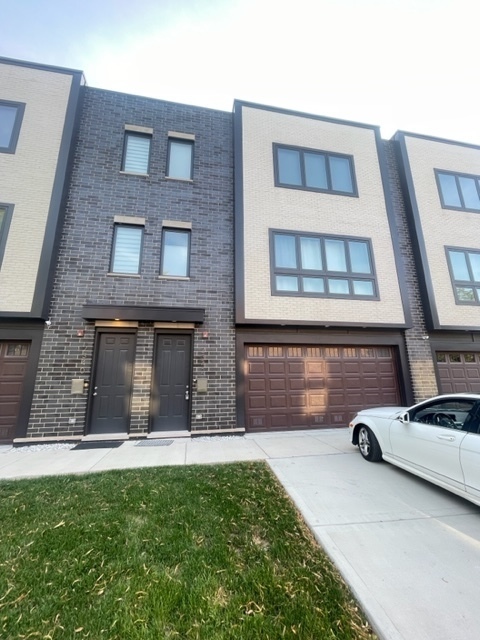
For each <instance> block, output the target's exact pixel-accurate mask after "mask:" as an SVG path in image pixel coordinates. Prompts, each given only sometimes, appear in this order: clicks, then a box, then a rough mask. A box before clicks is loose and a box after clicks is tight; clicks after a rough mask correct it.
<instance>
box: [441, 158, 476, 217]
mask: <svg viewBox="0 0 480 640" xmlns="http://www.w3.org/2000/svg"><path fill="white" fill-rule="evenodd" d="M435 175H436V178H437V184H438V190H439V192H440V199H441V202H442V207H444V208H445V209H460V210H462V211H478V212H480V177H479V176H472V175H468V174H461V173H451V172H449V171H439V170H438V169H435Z"/></svg>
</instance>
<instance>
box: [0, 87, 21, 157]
mask: <svg viewBox="0 0 480 640" xmlns="http://www.w3.org/2000/svg"><path fill="white" fill-rule="evenodd" d="M24 110H25V105H24V104H23V103H22V102H11V101H9V100H0V153H15V149H16V147H17V141H18V136H19V133H20V126H21V124H22V118H23V112H24Z"/></svg>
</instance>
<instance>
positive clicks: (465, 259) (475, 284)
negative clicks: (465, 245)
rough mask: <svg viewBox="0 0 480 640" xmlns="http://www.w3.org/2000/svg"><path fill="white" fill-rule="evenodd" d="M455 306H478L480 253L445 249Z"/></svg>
mask: <svg viewBox="0 0 480 640" xmlns="http://www.w3.org/2000/svg"><path fill="white" fill-rule="evenodd" d="M447 256H448V263H449V267H450V275H451V277H452V284H453V290H454V292H455V300H456V302H457V304H480V251H477V250H474V249H457V248H452V247H447Z"/></svg>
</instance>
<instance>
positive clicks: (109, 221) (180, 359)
mask: <svg viewBox="0 0 480 640" xmlns="http://www.w3.org/2000/svg"><path fill="white" fill-rule="evenodd" d="M83 93H84V95H83V107H82V115H81V121H80V127H79V132H78V138H77V143H76V149H75V160H74V166H73V171H72V176H71V182H70V190H69V195H68V200H67V203H66V209H65V223H64V227H63V234H62V237H61V242H60V249H59V255H58V261H57V268H56V275H55V282H54V287H53V296H52V304H51V310H50V321H51V325H50V327H49V328H48V329H47V330H46V331H45V334H44V338H43V344H42V349H41V353H40V358H39V364H38V372H37V377H36V385H35V393H34V398H33V403H32V408H31V412H30V420H29V428H28V437H30V438H31V437H37V438H45V437H52V438H66V437H82V436H84V435H91V436H96V437H106V438H108V437H112V436H113V435H114V434H115V435H117V436H118V435H120V436H124V437H127V436H128V435H129V436H131V437H133V436H137V437H140V436H146V435H148V434H151V435H159V434H161V435H169V434H170V435H176V436H180V435H184V434H187V433H190V432H192V433H195V432H196V433H204V432H207V433H208V432H210V431H212V430H214V431H215V432H217V431H228V432H231V431H234V430H235V367H234V356H235V330H234V318H233V179H232V160H233V153H232V135H231V114H229V113H224V112H220V111H215V110H211V109H203V108H198V107H191V106H187V105H180V104H174V103H168V102H164V101H160V100H153V99H149V98H141V97H138V96H133V95H126V94H121V93H116V92H110V91H104V90H101V89H94V88H90V87H85V88H84V91H83Z"/></svg>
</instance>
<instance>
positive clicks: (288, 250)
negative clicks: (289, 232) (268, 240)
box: [274, 234, 297, 269]
mask: <svg viewBox="0 0 480 640" xmlns="http://www.w3.org/2000/svg"><path fill="white" fill-rule="evenodd" d="M274 241H275V242H274V246H275V266H276V267H280V268H282V269H296V268H297V252H296V248H295V236H285V235H283V234H282V235H281V234H275V236H274Z"/></svg>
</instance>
